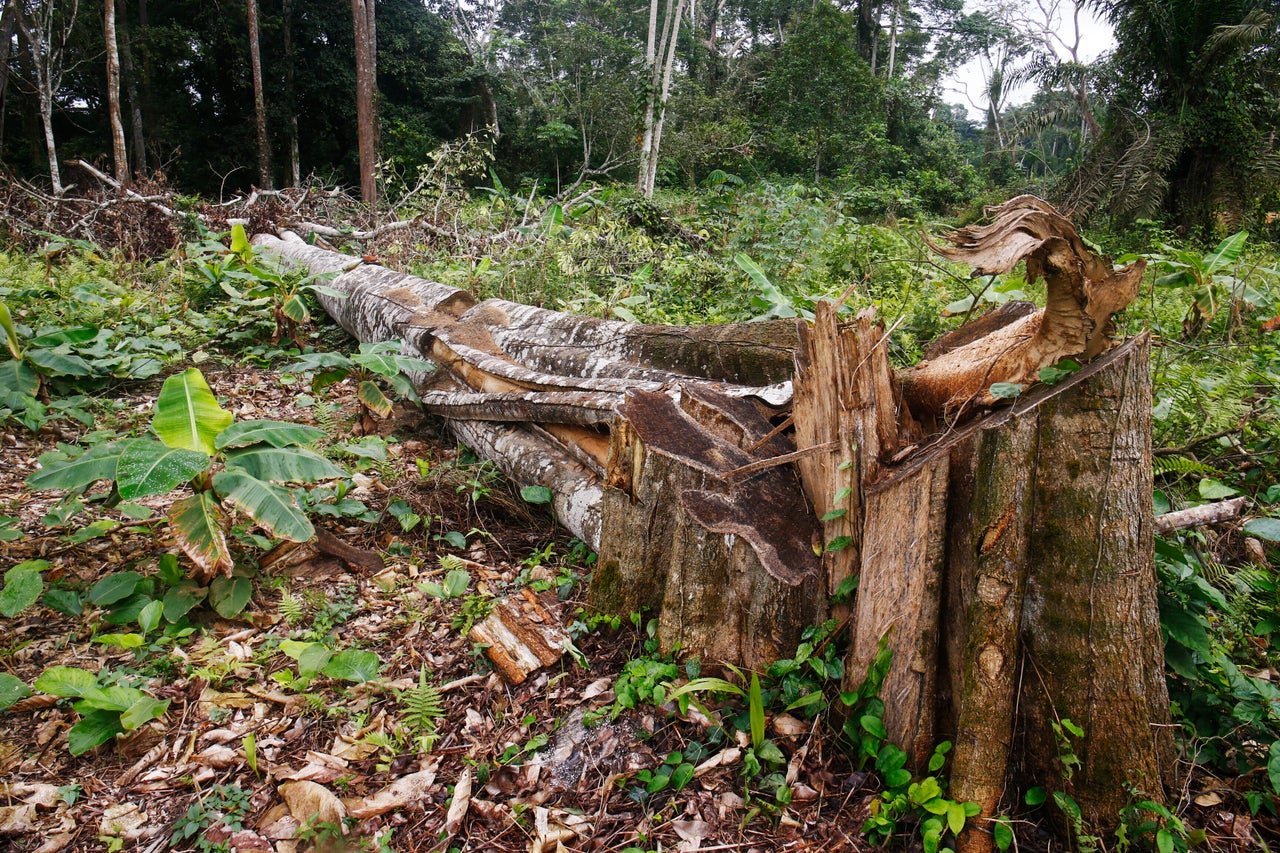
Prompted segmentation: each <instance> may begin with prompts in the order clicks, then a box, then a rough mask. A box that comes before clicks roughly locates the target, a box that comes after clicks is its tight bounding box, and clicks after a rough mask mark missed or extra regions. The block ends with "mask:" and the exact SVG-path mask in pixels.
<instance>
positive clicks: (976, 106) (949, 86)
mask: <svg viewBox="0 0 1280 853" xmlns="http://www.w3.org/2000/svg"><path fill="white" fill-rule="evenodd" d="M1039 2H1040V4H1042V5H1044V6H1051V5H1053V3H1054V0H1039ZM982 5H984V4H982V3H980V2H974V0H966V2H965V11H967V12H972V11H975V10H976V9H977V8H979V7H980V6H982ZM1057 5H1059V6H1061V7H1062V9H1061V10H1059V14H1058V15H1057V20H1056V24H1055V30H1056V31H1057V32H1058V33H1060V34H1061V35H1062V37H1063V39H1064V40H1065V41H1067V42H1068V43H1070V42H1071V41H1072V40H1073V37H1072V27H1073V26H1074V25H1073V21H1072V2H1071V0H1058V2H1057ZM1036 6H1037V3H1036V0H1026V2H1025V3H1024V4H1023V9H1024V11H1025V12H1026V13H1027V14H1028V15H1031V14H1038V13H1037V11H1036ZM1115 44H1116V42H1115V38H1113V37H1112V34H1111V25H1110V24H1108V23H1106V22H1105V21H1102V20H1100V19H1099V18H1097V17H1096V16H1095V15H1094V14H1093V13H1092V12H1091V11H1090V10H1089V9H1087V8H1086V9H1083V10H1081V12H1080V58H1081V60H1083V61H1084V62H1092V61H1093V60H1094V59H1096V58H1097V57H1098V55H1099V54H1102V53H1105V52H1107V51H1109V50H1111V49H1112V48H1114V47H1115ZM1059 55H1060V56H1063V57H1064V58H1065V57H1066V52H1065V51H1062V50H1061V49H1060V50H1059ZM983 80H984V75H983V71H982V65H981V62H980V60H977V59H974V60H972V61H970V62H968V63H966V64H965V65H962V66H960V68H958V69H956V72H955V74H953V75H952V76H951V77H950V78H949V79H947V80H946V81H944V83H943V88H944V90H945V91H946V100H947V103H952V104H963V105H964V106H965V108H966V109H968V111H969V116H970V118H973V119H974V120H976V121H983V120H985V112H984V110H985V109H986V102H985V101H984V100H983V99H982V97H981V93H982V89H983ZM966 88H967V90H968V93H969V94H968V97H966V96H965V90H966ZM1034 94H1035V86H1034V85H1029V86H1024V87H1023V88H1022V89H1020V90H1016V91H1014V92H1013V93H1011V95H1010V97H1009V100H1008V102H1007V103H1006V106H1013V105H1015V104H1023V103H1026V102H1027V101H1029V100H1030V99H1031V97H1032V95H1034Z"/></svg>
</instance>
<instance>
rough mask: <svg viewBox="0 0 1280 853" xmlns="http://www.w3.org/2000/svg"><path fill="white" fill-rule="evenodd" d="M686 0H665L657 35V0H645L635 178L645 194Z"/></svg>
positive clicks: (653, 172)
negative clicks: (643, 83) (643, 92)
mask: <svg viewBox="0 0 1280 853" xmlns="http://www.w3.org/2000/svg"><path fill="white" fill-rule="evenodd" d="M686 2H688V0H666V12H665V14H664V15H663V20H662V30H661V34H660V35H659V30H658V3H659V0H650V3H649V36H648V41H647V42H646V45H645V67H646V71H647V72H648V77H649V92H648V95H647V97H646V100H645V108H644V132H643V135H642V137H641V142H640V172H639V176H638V178H637V180H636V187H637V189H639V190H640V193H641V194H642V195H643V196H644V197H645V198H652V197H653V187H654V183H655V182H656V180H657V175H658V155H659V152H660V150H661V146H662V128H663V124H664V123H665V121H666V115H667V99H668V98H669V97H670V96H671V79H672V75H673V74H674V71H675V59H676V45H677V43H678V42H679V39H680V19H681V18H682V17H684V8H685V3H686ZM673 3H674V8H673Z"/></svg>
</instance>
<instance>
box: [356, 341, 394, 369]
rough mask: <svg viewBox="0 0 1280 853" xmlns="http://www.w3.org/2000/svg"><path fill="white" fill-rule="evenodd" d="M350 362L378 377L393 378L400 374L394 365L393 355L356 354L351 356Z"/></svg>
mask: <svg viewBox="0 0 1280 853" xmlns="http://www.w3.org/2000/svg"><path fill="white" fill-rule="evenodd" d="M397 349H399V347H397ZM351 360H352V361H354V362H355V363H356V364H358V365H360V366H361V367H363V368H365V369H366V370H370V371H372V372H374V373H377V374H378V375H380V376H395V375H396V374H398V373H399V372H400V365H398V364H396V356H395V355H394V354H393V353H385V354H383V353H372V352H358V353H354V354H353V355H352V356H351Z"/></svg>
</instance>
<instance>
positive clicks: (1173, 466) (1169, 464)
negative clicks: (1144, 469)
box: [1151, 456, 1222, 477]
mask: <svg viewBox="0 0 1280 853" xmlns="http://www.w3.org/2000/svg"><path fill="white" fill-rule="evenodd" d="M1151 467H1152V468H1153V469H1155V473H1156V476H1157V477H1159V476H1160V475H1162V474H1202V475H1204V476H1206V477H1221V476H1222V472H1221V471H1219V470H1218V469H1217V468H1214V467H1213V466H1212V465H1206V464H1204V463H1203V462H1198V461H1196V460H1195V459H1191V458H1188V457H1186V456H1157V457H1155V458H1154V459H1153V460H1151Z"/></svg>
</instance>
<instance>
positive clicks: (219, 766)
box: [191, 744, 241, 770]
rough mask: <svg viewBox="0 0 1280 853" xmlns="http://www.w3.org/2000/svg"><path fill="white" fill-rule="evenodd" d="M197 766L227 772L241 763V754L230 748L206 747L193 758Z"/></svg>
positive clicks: (219, 745)
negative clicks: (229, 768)
mask: <svg viewBox="0 0 1280 853" xmlns="http://www.w3.org/2000/svg"><path fill="white" fill-rule="evenodd" d="M191 760H192V761H194V762H195V763H196V764H200V765H203V766H205V767H212V768H214V769H215V770H226V769H227V768H228V767H235V766H236V765H238V764H240V763H241V758H240V753H239V752H238V751H237V750H234V749H232V748H231V747H229V746H223V745H222V744H214V745H213V746H210V747H206V748H205V749H203V750H201V751H200V752H198V753H196V754H195V755H193V756H192V757H191Z"/></svg>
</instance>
